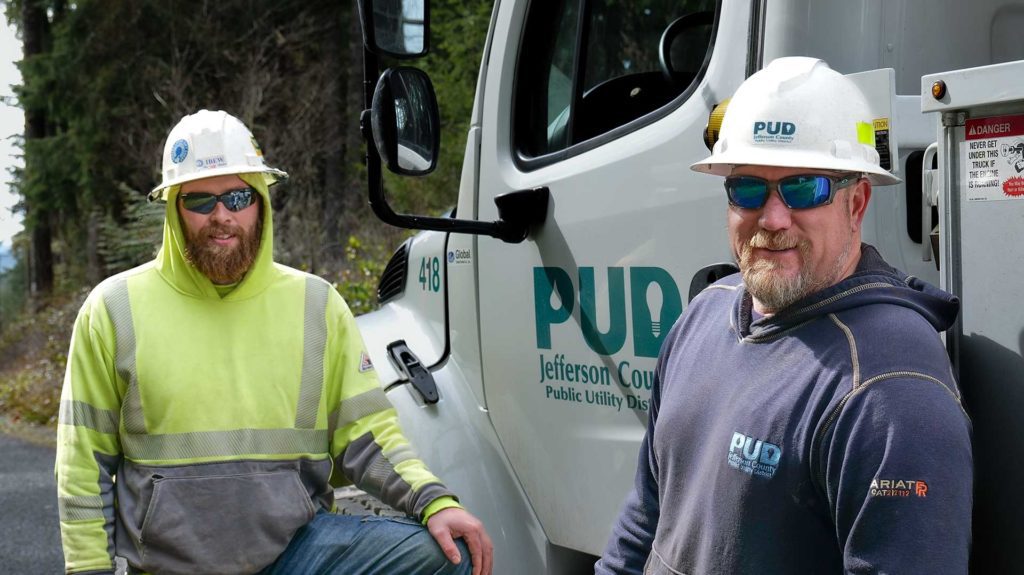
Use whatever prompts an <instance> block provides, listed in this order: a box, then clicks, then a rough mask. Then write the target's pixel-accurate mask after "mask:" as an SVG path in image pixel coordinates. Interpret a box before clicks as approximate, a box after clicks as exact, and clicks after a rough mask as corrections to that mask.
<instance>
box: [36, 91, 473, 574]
mask: <svg viewBox="0 0 1024 575" xmlns="http://www.w3.org/2000/svg"><path fill="white" fill-rule="evenodd" d="M284 177H286V174H285V173H284V172H282V171H280V170H276V169H274V168H271V167H269V166H267V165H266V164H265V163H264V161H263V156H262V153H261V151H260V148H259V146H258V144H257V143H256V140H255V138H253V136H252V134H251V133H250V132H249V130H248V129H247V128H246V127H245V125H243V124H242V123H241V122H240V121H239V120H238V119H236V118H234V117H232V116H230V115H229V114H227V113H225V112H211V111H207V110H201V111H199V112H197V113H195V114H192V115H190V116H186V117H184V118H182V120H181V121H180V122H179V123H178V125H177V126H176V127H175V128H174V129H173V130H172V131H171V133H170V135H169V136H168V138H167V143H166V145H165V146H164V157H163V182H162V183H161V184H160V185H159V186H157V187H156V188H155V189H154V190H153V193H152V194H151V195H150V199H151V200H159V201H164V202H166V219H165V222H164V236H163V246H162V247H161V249H160V251H159V253H158V254H157V256H156V258H155V259H154V261H152V262H150V263H148V264H145V265H142V266H140V267H138V268H135V269H132V270H129V271H126V272H124V273H121V274H118V275H116V276H113V277H111V278H108V279H107V280H105V281H104V282H103V283H101V284H100V285H99V286H97V287H96V288H95V289H94V290H93V292H92V293H91V294H90V295H89V298H88V299H87V300H86V302H85V304H84V305H83V306H82V309H81V311H80V313H79V315H78V319H77V321H76V323H75V329H74V333H73V335H72V339H71V351H70V353H69V355H68V368H67V374H66V376H65V379H64V388H63V391H62V397H61V409H60V425H59V428H58V445H57V462H56V476H57V491H58V504H59V505H58V506H59V511H60V525H61V538H62V540H63V547H64V559H65V563H66V571H67V573H112V572H113V569H114V557H115V555H117V556H121V557H124V558H126V559H127V561H128V564H129V573H155V574H164V573H169V574H179V573H180V574H185V573H188V574H198V573H210V574H218V575H228V574H243V573H244V574H251V573H266V574H289V575H290V574H300V573H310V574H313V573H315V574H326V573H345V574H356V573H367V574H368V573H377V574H381V575H396V574H405V573H429V574H435V573H437V574H441V573H445V574H447V573H453V574H454V573H458V574H468V573H470V572H472V573H473V574H474V575H479V574H481V573H483V574H488V573H490V571H491V554H492V545H491V541H490V539H489V538H488V536H487V533H486V532H485V530H484V528H483V526H482V525H481V523H480V522H479V521H478V520H477V519H476V518H475V517H473V516H472V515H470V514H469V513H467V512H466V511H464V510H463V509H462V508H461V507H460V506H459V504H458V502H457V500H456V498H455V496H454V494H452V493H451V492H450V491H449V490H448V489H447V488H445V486H444V485H442V484H441V482H440V481H439V480H438V479H437V478H436V477H434V475H432V474H431V473H430V471H428V470H427V468H426V466H425V465H424V464H423V462H422V461H420V460H419V459H418V458H417V456H416V454H415V453H414V452H413V450H412V447H411V446H410V445H409V442H408V441H407V440H406V439H405V437H403V435H402V433H401V430H400V429H399V427H398V421H397V415H396V413H395V410H394V409H393V408H392V406H391V405H390V403H389V402H388V399H387V397H386V396H385V394H384V391H383V390H382V389H381V387H380V384H379V382H378V380H377V377H376V374H375V372H374V370H373V365H372V364H371V363H370V360H369V356H368V355H367V353H366V351H365V348H364V346H363V343H362V339H361V338H360V335H359V332H358V330H357V328H356V324H355V321H354V319H353V317H352V312H351V311H349V309H348V306H346V305H345V302H344V300H342V298H341V296H339V295H338V293H337V291H336V290H334V289H332V287H331V285H330V284H329V283H327V282H325V281H324V280H322V279H320V278H318V277H316V276H313V275H310V274H307V273H303V272H300V271H297V270H294V269H291V268H288V267H285V266H283V265H280V264H276V263H274V261H273V259H272V247H273V225H272V217H271V209H270V197H269V187H270V186H271V185H273V184H274V183H276V182H277V181H278V180H279V179H281V178H284ZM349 481H350V482H352V483H354V484H355V485H356V486H358V487H360V488H361V489H364V490H366V491H367V492H369V493H371V494H373V495H375V496H377V497H379V498H380V499H381V500H383V501H384V502H385V503H387V504H389V505H391V506H392V507H395V508H396V509H399V510H401V511H404V512H405V513H406V514H407V515H408V516H409V519H401V518H399V519H387V518H381V517H352V516H343V515H336V514H335V513H332V511H333V510H334V508H335V506H334V492H333V487H332V485H336V484H339V483H345V482H349ZM424 526H425V527H424ZM467 555H468V556H467ZM471 570H472V571H471Z"/></svg>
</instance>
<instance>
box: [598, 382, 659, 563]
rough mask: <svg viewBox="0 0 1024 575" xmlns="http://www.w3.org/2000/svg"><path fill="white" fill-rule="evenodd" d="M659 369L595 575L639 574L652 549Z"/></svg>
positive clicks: (655, 512) (655, 518) (656, 504)
mask: <svg viewBox="0 0 1024 575" xmlns="http://www.w3.org/2000/svg"><path fill="white" fill-rule="evenodd" d="M660 373H661V370H660V369H657V370H655V374H654V384H653V386H652V388H651V406H650V408H649V409H648V413H647V432H646V433H645V434H644V438H643V441H641V443H640V454H639V456H638V457H637V465H636V477H635V479H634V481H633V489H631V490H630V491H629V493H627V494H626V501H625V503H623V505H622V510H621V511H620V512H619V518H618V520H617V521H616V522H615V525H614V526H613V527H612V534H611V536H610V537H609V538H608V543H607V544H606V545H605V548H604V553H603V554H602V555H601V559H599V560H598V562H597V564H596V565H594V573H595V575H640V574H641V573H643V569H644V565H645V564H646V562H647V557H648V555H650V553H651V546H652V545H653V543H654V533H655V531H657V529H658V515H659V509H660V503H659V500H658V461H657V459H656V457H655V454H654V449H653V446H652V443H653V439H654V425H655V422H656V421H657V419H658V406H659V404H660V403H661V400H660V395H661V391H660V390H661V378H660Z"/></svg>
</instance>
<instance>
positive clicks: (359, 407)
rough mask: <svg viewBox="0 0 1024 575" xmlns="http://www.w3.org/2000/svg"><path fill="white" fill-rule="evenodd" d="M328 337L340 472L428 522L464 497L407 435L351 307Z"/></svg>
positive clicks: (333, 453) (336, 458)
mask: <svg viewBox="0 0 1024 575" xmlns="http://www.w3.org/2000/svg"><path fill="white" fill-rule="evenodd" d="M337 303H339V304H340V305H341V307H342V309H341V311H340V313H339V314H338V316H337V317H338V321H337V323H338V324H337V326H336V327H337V329H335V330H332V333H331V335H330V337H329V338H328V343H327V345H328V346H329V348H328V357H329V358H331V362H330V365H331V367H330V369H331V373H328V374H326V375H327V378H328V381H329V382H340V390H341V393H340V401H339V402H338V406H337V408H336V409H335V411H334V412H332V413H331V415H330V416H329V425H330V430H331V457H333V458H334V462H335V468H336V469H338V470H340V471H341V472H342V473H343V474H344V476H345V478H347V479H348V480H349V481H351V482H352V483H354V484H355V485H356V486H357V487H359V488H360V489H362V490H363V491H366V492H367V493H369V494H371V495H373V496H374V497H377V498H378V499H380V500H381V501H383V502H384V503H386V504H388V505H390V506H391V507H394V508H395V509H398V510H400V511H403V512H405V513H406V514H408V515H410V516H412V517H416V518H417V519H420V520H421V521H424V522H425V521H426V520H427V519H428V518H429V517H430V515H432V514H434V513H436V512H438V511H440V510H442V509H446V508H448V507H459V506H460V505H459V504H458V499H457V498H456V497H455V495H454V494H453V493H452V492H451V491H449V490H448V488H447V487H445V486H444V485H443V484H442V483H441V481H440V480H439V479H438V478H437V477H435V476H434V475H433V474H432V473H431V472H430V471H429V470H428V469H427V467H426V465H425V464H424V463H423V461H421V460H420V459H419V456H418V455H417V454H416V452H415V451H414V450H413V448H412V445H410V444H409V441H408V440H407V439H406V438H405V436H404V435H403V434H402V430H401V429H400V427H399V424H398V413H397V412H396V411H395V409H394V407H392V405H391V402H390V401H389V400H388V398H387V395H386V394H385V393H384V390H383V389H381V385H380V381H379V380H378V379H377V374H376V371H375V370H374V368H373V364H372V363H371V362H370V356H369V355H368V354H367V353H366V348H365V346H364V345H363V340H362V337H361V336H360V334H359V328H358V327H357V325H356V322H355V318H353V317H352V313H351V312H350V311H349V309H348V307H347V306H346V305H345V304H344V302H343V301H341V298H340V297H339V298H338V300H337Z"/></svg>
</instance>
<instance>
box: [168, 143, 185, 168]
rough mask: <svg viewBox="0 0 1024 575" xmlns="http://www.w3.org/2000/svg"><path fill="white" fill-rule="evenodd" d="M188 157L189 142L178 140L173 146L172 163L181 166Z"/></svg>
mask: <svg viewBox="0 0 1024 575" xmlns="http://www.w3.org/2000/svg"><path fill="white" fill-rule="evenodd" d="M186 157H188V142H186V141H185V140H178V141H177V142H174V145H173V146H171V161H172V162H174V163H175V164H180V163H182V162H184V161H185V158H186Z"/></svg>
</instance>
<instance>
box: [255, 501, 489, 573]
mask: <svg viewBox="0 0 1024 575" xmlns="http://www.w3.org/2000/svg"><path fill="white" fill-rule="evenodd" d="M455 542H456V544H457V545H458V546H459V553H461V554H462V562H461V563H460V564H458V565H455V564H453V563H451V562H449V561H448V559H447V558H446V557H445V556H444V553H443V552H442V551H441V547H440V546H439V545H438V544H437V542H436V541H434V538H433V536H431V535H430V532H428V531H427V528H426V527H424V526H423V525H420V524H419V523H418V522H417V521H415V520H413V519H410V518H401V517H377V516H374V515H370V516H355V515H335V514H333V513H323V512H321V513H317V515H316V517H314V518H313V520H312V521H310V522H309V523H307V524H306V525H305V526H303V527H302V528H301V529H299V530H298V531H296V532H295V536H294V537H293V538H292V540H291V543H289V544H288V547H287V548H285V550H284V552H283V553H281V555H280V556H279V557H278V558H277V560H276V561H274V563H273V564H271V565H269V566H268V567H266V568H265V569H264V570H263V571H260V575H333V574H339V575H341V574H344V575H421V574H422V575H469V574H470V573H472V572H473V567H472V564H471V562H470V559H469V550H468V549H467V548H466V544H465V543H464V542H463V541H462V540H461V539H456V540H455Z"/></svg>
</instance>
